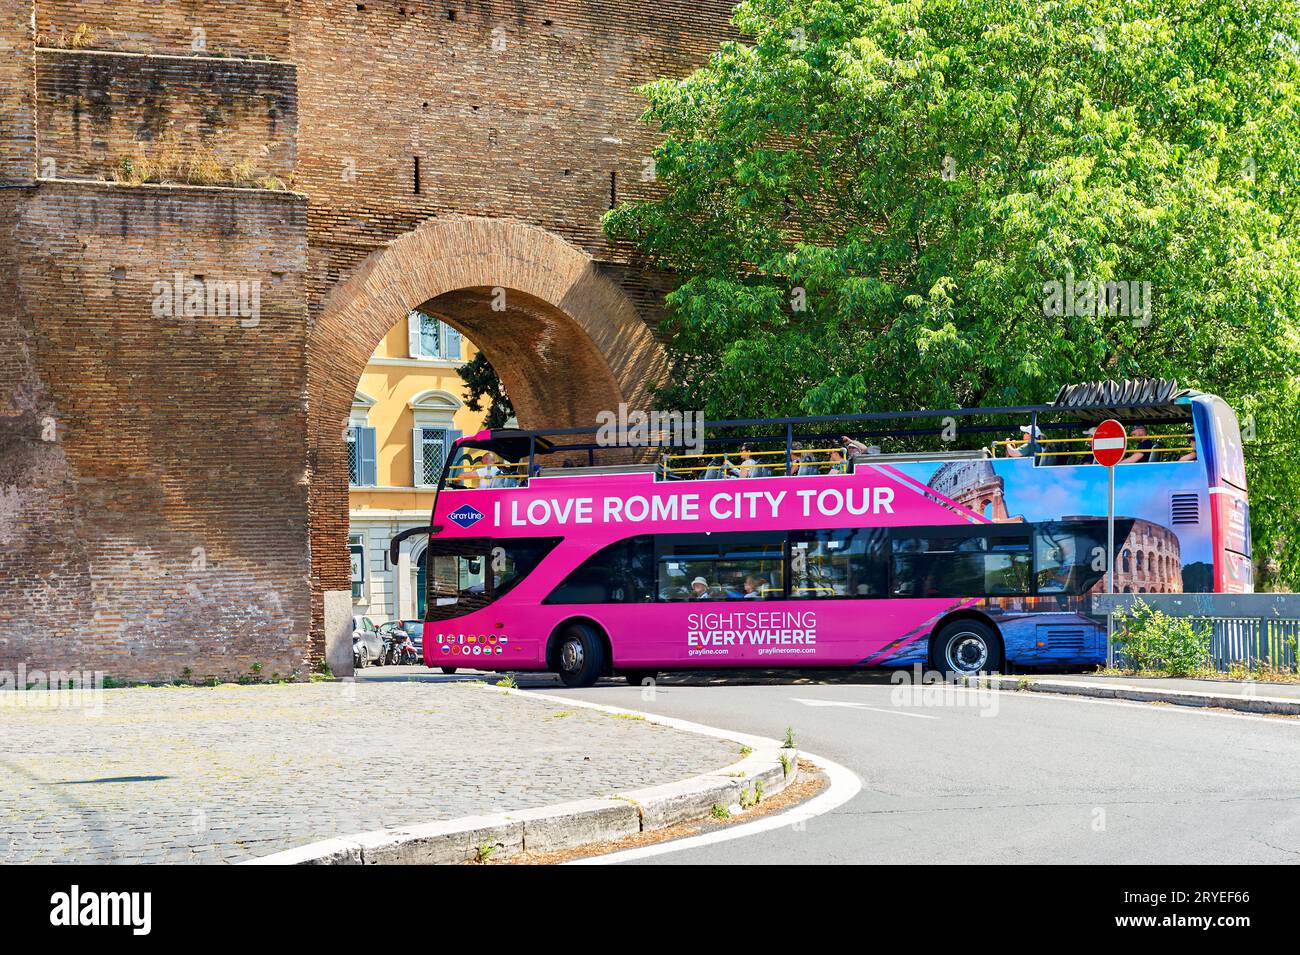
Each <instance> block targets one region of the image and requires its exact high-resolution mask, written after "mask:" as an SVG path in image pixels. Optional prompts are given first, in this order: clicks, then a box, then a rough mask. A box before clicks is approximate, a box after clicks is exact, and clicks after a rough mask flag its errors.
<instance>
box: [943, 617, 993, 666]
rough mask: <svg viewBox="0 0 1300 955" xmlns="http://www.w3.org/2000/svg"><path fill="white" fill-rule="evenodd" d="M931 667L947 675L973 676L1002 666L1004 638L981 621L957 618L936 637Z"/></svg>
mask: <svg viewBox="0 0 1300 955" xmlns="http://www.w3.org/2000/svg"><path fill="white" fill-rule="evenodd" d="M930 666H931V667H932V668H933V669H936V670H939V671H940V672H942V673H943V674H944V675H946V676H972V675H974V674H976V673H993V672H996V671H998V670H1001V669H1002V641H1001V640H999V639H998V635H997V633H996V632H995V631H994V629H993V628H992V627H990V626H989V625H988V624H986V623H981V622H980V621H978V620H954V621H953V622H952V623H950V624H948V625H947V626H946V627H944V628H943V629H942V630H940V631H939V635H938V636H937V637H935V640H934V644H933V646H932V647H931V650H930Z"/></svg>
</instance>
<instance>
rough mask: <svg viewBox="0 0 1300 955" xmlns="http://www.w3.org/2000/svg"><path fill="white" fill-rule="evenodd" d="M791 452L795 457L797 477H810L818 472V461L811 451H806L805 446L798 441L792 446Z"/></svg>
mask: <svg viewBox="0 0 1300 955" xmlns="http://www.w3.org/2000/svg"><path fill="white" fill-rule="evenodd" d="M790 450H791V452H792V453H793V457H794V466H795V467H794V475H795V477H808V476H809V475H810V474H816V473H817V472H818V468H817V459H816V458H815V457H813V453H812V452H811V451H805V450H804V446H803V445H802V444H800V443H799V442H798V441H796V442H795V443H794V444H792V445H791V446H790Z"/></svg>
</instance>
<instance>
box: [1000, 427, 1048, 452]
mask: <svg viewBox="0 0 1300 955" xmlns="http://www.w3.org/2000/svg"><path fill="white" fill-rule="evenodd" d="M1020 433H1021V434H1022V435H1023V436H1024V437H1022V438H1021V439H1020V440H1022V441H1025V444H1024V445H1023V446H1017V445H1015V444H1012V443H1011V441H1014V440H1016V439H1014V438H1013V439H1011V440H1010V441H1008V442H1007V445H1006V447H1007V457H1009V458H1033V457H1034V456H1036V455H1037V454H1038V450H1039V448H1038V441H1039V439H1040V438H1042V436H1043V432H1042V431H1041V430H1039V428H1038V426H1037V425H1032V424H1022V425H1021V426H1020Z"/></svg>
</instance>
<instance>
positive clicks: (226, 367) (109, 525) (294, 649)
mask: <svg viewBox="0 0 1300 955" xmlns="http://www.w3.org/2000/svg"><path fill="white" fill-rule="evenodd" d="M12 194H14V195H17V193H16V192H13V193H12ZM304 206H305V203H304V200H303V199H302V198H301V197H298V196H293V195H288V194H284V193H275V192H260V193H259V192H246V191H239V192H236V191H232V190H224V191H217V190H205V189H179V188H159V187H152V186H141V187H124V186H112V185H85V186H80V185H73V184H68V183H45V184H42V185H41V186H40V187H38V188H37V189H35V190H33V191H32V192H31V193H30V195H26V196H23V197H21V198H20V199H18V200H9V202H8V212H9V214H8V222H7V227H8V229H9V230H10V231H9V233H8V236H9V237H10V238H12V239H13V243H12V245H11V246H9V248H10V249H11V251H10V253H9V254H8V256H7V257H6V259H5V260H4V261H3V262H0V268H7V271H8V274H9V275H10V276H11V277H14V278H16V279H17V286H18V289H17V294H16V295H12V297H11V298H10V299H9V301H8V304H9V306H10V307H8V308H6V309H4V311H3V312H0V355H3V356H4V358H3V359H0V361H3V362H4V363H5V367H4V371H5V374H4V375H2V376H0V379H3V382H4V386H3V393H0V408H3V409H4V414H3V416H2V417H0V421H2V422H3V423H4V424H3V428H4V431H3V433H2V434H0V445H2V446H0V461H3V462H4V465H3V468H4V472H5V473H4V474H3V475H2V476H0V488H2V491H0V493H2V494H3V497H0V508H3V510H0V537H3V538H4V544H3V545H0V634H3V635H4V636H3V638H2V639H0V667H7V668H12V667H14V666H16V665H17V664H18V663H19V662H25V663H26V664H27V665H28V667H32V666H50V665H54V664H58V665H61V666H75V667H78V668H86V669H102V670H105V671H107V672H109V673H110V674H113V675H117V676H130V677H151V678H168V677H175V676H178V675H180V673H181V672H182V671H183V670H184V669H185V668H189V669H190V670H191V671H192V673H193V674H194V676H195V677H203V676H207V675H211V674H222V675H227V676H233V675H238V674H246V673H248V672H249V669H250V667H252V665H253V664H255V663H260V664H261V665H262V666H263V668H264V673H265V674H266V675H270V674H271V673H272V672H279V673H281V674H287V673H289V672H290V670H291V669H292V668H294V667H298V668H300V669H302V670H305V666H306V660H307V656H308V647H307V617H308V609H309V592H308V574H309V543H308V533H307V523H306V484H305V466H306V464H305V440H306V416H307V412H306V405H305V400H304V379H305V361H304V359H305V354H304V348H305V333H306V310H305V305H304V296H303V274H304V270H305V266H306V247H305V241H304V235H305V231H304ZM178 271H179V272H180V273H181V274H182V276H183V278H184V279H193V278H194V277H195V276H202V278H203V281H204V283H208V284H210V283H213V282H214V281H215V280H233V281H244V282H257V283H259V285H258V288H259V292H258V304H259V306H260V308H259V309H258V310H256V311H254V309H253V308H252V304H253V296H252V294H251V290H252V288H253V286H251V285H250V286H247V289H248V291H249V294H248V295H247V296H246V297H245V303H246V305H248V306H249V307H248V308H246V309H245V310H244V314H238V313H237V314H234V315H230V314H227V315H225V316H221V315H215V314H209V315H199V316H190V317H185V316H184V315H180V316H177V315H171V316H168V315H165V314H159V312H160V311H165V309H162V308H160V305H159V303H160V302H161V299H160V298H159V294H160V287H159V286H157V285H155V283H164V284H165V285H166V286H168V287H169V288H170V286H171V285H172V284H173V282H174V275H175V273H176V272H178ZM168 300H169V301H174V298H170V297H169V299H168ZM15 306H16V307H15Z"/></svg>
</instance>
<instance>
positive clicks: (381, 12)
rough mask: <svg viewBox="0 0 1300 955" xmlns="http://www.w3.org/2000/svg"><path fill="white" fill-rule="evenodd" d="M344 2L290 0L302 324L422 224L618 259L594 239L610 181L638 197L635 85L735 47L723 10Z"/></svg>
mask: <svg viewBox="0 0 1300 955" xmlns="http://www.w3.org/2000/svg"><path fill="white" fill-rule="evenodd" d="M357 6H358V5H357V4H355V3H338V2H334V0H329V2H321V0H304V2H303V3H301V4H300V6H299V10H298V16H297V19H296V21H295V24H294V31H295V32H294V44H293V47H294V53H293V56H294V60H295V62H296V63H297V64H298V66H299V77H298V80H299V103H300V106H299V109H300V135H299V157H298V182H299V183H300V186H301V188H302V189H303V191H304V192H307V193H308V194H309V195H310V196H311V198H312V202H311V206H310V211H309V228H310V231H311V246H312V262H313V269H312V292H313V303H312V309H313V314H315V313H316V312H317V311H318V310H319V306H320V302H321V300H322V299H323V296H324V294H325V293H326V292H327V291H328V290H329V288H331V287H332V286H333V285H334V284H335V282H337V280H338V278H339V277H341V276H342V275H345V274H347V272H348V271H349V270H350V269H352V268H355V266H356V265H357V264H358V263H359V262H360V261H361V260H363V259H364V257H365V256H366V255H368V254H369V253H370V252H372V251H374V250H375V249H376V248H378V247H380V246H381V245H382V244H383V243H385V242H387V241H389V240H391V239H392V238H394V237H396V236H398V235H401V234H402V233H404V232H407V231H409V230H410V229H412V228H414V227H415V226H416V225H417V224H419V223H420V222H422V221H424V220H425V219H427V218H429V217H431V216H437V215H446V214H453V213H455V214H462V215H483V216H493V217H508V218H512V219H517V220H519V221H522V222H527V223H530V224H535V225H540V226H542V227H543V228H546V229H548V230H549V231H551V232H554V233H555V234H556V235H559V236H562V237H563V238H565V239H567V240H568V241H570V242H572V243H574V244H575V245H577V246H578V247H579V248H581V249H583V250H585V251H587V252H589V253H591V254H592V255H594V256H595V257H596V258H597V259H599V260H602V261H605V260H611V259H613V260H617V259H619V258H621V256H619V255H617V254H615V252H614V250H612V249H610V248H609V245H608V243H607V242H606V240H605V238H604V236H603V235H602V233H601V229H600V219H601V216H602V215H604V213H605V212H606V211H607V210H608V209H609V207H610V199H611V185H612V187H613V190H614V192H615V193H616V196H617V198H618V199H620V200H621V199H625V198H637V197H639V196H645V195H647V194H649V192H650V190H651V189H653V188H654V186H653V183H652V182H649V181H646V180H645V179H643V176H646V175H648V174H649V170H650V167H649V166H648V165H647V161H648V158H649V155H650V152H651V150H652V148H653V146H654V145H655V143H657V142H658V140H659V138H660V137H659V133H658V132H657V131H656V130H654V129H651V128H650V127H648V126H646V125H645V124H643V123H641V122H640V116H641V114H642V113H643V112H644V109H645V101H644V99H643V98H642V97H641V96H640V95H639V94H638V93H637V92H636V91H635V87H637V86H638V85H640V84H642V83H645V82H647V81H649V80H651V79H654V78H657V77H660V76H681V75H685V74H687V73H689V72H690V71H691V70H692V69H694V68H695V67H696V66H698V65H699V64H701V63H703V62H704V61H705V59H707V57H708V55H709V53H710V52H711V51H712V50H714V49H715V48H716V46H717V43H718V42H719V40H720V39H723V38H725V37H727V36H731V35H732V31H731V28H730V27H729V25H728V19H729V17H730V11H731V6H732V4H731V2H729V0H664V2H646V0H556V2H549V3H524V2H503V0H482V2H474V3H470V2H468V0H461V2H443V3H424V2H421V3H403V2H381V3H373V2H372V3H364V4H361V6H364V8H365V9H364V10H358V9H357ZM453 14H454V19H453V18H452V15H453ZM417 157H418V159H419V164H420V191H419V193H416V192H415V165H416V159H417ZM611 176H613V180H612V182H611Z"/></svg>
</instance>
